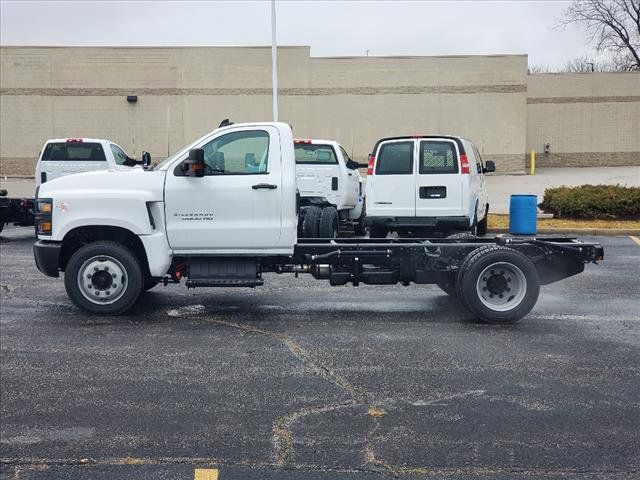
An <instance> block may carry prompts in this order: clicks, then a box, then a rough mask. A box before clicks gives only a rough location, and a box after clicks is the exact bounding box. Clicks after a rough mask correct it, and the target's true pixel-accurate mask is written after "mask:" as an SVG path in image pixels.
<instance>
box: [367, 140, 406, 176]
mask: <svg viewBox="0 0 640 480" xmlns="http://www.w3.org/2000/svg"><path fill="white" fill-rule="evenodd" d="M412 174H413V142H393V143H383V144H382V146H381V147H380V151H379V153H378V160H377V162H376V175H412Z"/></svg>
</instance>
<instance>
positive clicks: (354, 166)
mask: <svg viewBox="0 0 640 480" xmlns="http://www.w3.org/2000/svg"><path fill="white" fill-rule="evenodd" d="M358 167H359V164H358V162H354V161H353V160H351V159H349V160H347V168H348V169H349V170H357V169H358Z"/></svg>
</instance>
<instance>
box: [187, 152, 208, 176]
mask: <svg viewBox="0 0 640 480" xmlns="http://www.w3.org/2000/svg"><path fill="white" fill-rule="evenodd" d="M182 170H183V171H184V174H185V176H186V177H204V150H203V149H201V148H194V149H192V150H189V157H188V158H187V159H186V160H185V161H184V162H182Z"/></svg>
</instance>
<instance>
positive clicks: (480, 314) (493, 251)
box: [456, 245, 540, 323]
mask: <svg viewBox="0 0 640 480" xmlns="http://www.w3.org/2000/svg"><path fill="white" fill-rule="evenodd" d="M492 267H493V268H492ZM494 272H495V273H494ZM487 277H488V278H487ZM512 277H513V278H512ZM483 283H485V285H486V286H484V287H482V288H481V285H482V284H483ZM487 286H488V288H487ZM505 289H506V290H505ZM478 290H481V291H486V292H487V294H480V293H479V292H478ZM456 291H457V293H458V297H459V298H460V299H461V300H462V302H463V304H464V306H465V307H466V308H467V309H468V310H469V311H470V312H471V313H473V314H474V315H475V316H476V317H477V318H478V319H480V320H482V321H484V322H488V323H516V322H517V321H518V320H520V319H522V318H523V317H524V316H525V315H527V314H528V313H529V312H530V311H531V309H532V308H533V307H534V305H535V304H536V302H537V301H538V295H539V293H540V279H539V277H538V271H537V270H536V267H535V265H534V264H533V262H532V261H531V260H529V258H528V257H526V256H525V255H523V254H522V253H520V252H518V251H516V250H513V249H511V248H508V247H502V246H496V245H488V246H484V247H480V248H477V249H476V250H474V251H473V252H471V253H470V254H469V255H468V256H467V258H465V260H464V262H463V264H462V266H461V268H460V271H459V272H458V278H457V282H456ZM488 297H491V298H488ZM498 297H499V298H498ZM499 302H503V303H502V305H499V304H498V303H499ZM509 302H512V303H513V305H512V306H509Z"/></svg>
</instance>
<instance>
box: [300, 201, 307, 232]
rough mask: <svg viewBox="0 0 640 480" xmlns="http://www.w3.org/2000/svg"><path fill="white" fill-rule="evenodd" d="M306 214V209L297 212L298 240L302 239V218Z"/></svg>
mask: <svg viewBox="0 0 640 480" xmlns="http://www.w3.org/2000/svg"><path fill="white" fill-rule="evenodd" d="M306 213H307V209H306V208H304V207H303V208H301V209H300V211H299V212H298V238H302V237H304V229H303V226H304V216H305V214H306Z"/></svg>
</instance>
